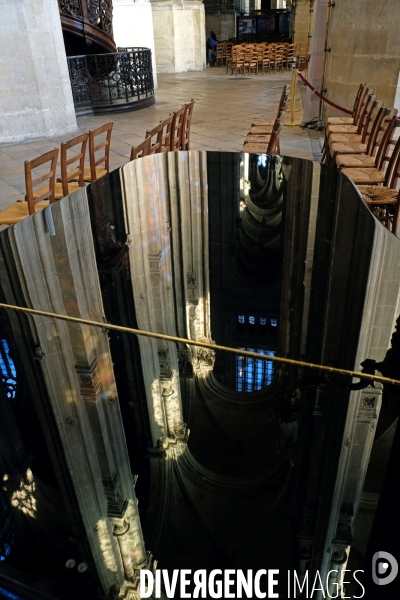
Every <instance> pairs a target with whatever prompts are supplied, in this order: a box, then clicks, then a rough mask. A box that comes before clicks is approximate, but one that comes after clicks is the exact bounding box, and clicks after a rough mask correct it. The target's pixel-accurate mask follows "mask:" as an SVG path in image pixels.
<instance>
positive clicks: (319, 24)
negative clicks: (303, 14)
mask: <svg viewBox="0 0 400 600" xmlns="http://www.w3.org/2000/svg"><path fill="white" fill-rule="evenodd" d="M314 6H315V9H314V10H315V20H314V28H313V32H312V38H311V47H310V53H311V58H310V63H309V65H308V70H307V79H308V81H309V82H310V83H311V85H313V86H314V87H315V89H316V90H318V91H320V90H321V88H322V85H323V76H324V73H323V71H324V61H325V36H326V19H327V15H328V0H317V2H316V3H315V5H314ZM319 112H320V100H319V98H318V96H316V95H315V94H314V93H313V92H312V91H311V90H310V88H309V87H307V88H306V99H305V103H304V113H303V122H304V123H307V122H308V121H311V119H313V118H314V117H318V116H319Z"/></svg>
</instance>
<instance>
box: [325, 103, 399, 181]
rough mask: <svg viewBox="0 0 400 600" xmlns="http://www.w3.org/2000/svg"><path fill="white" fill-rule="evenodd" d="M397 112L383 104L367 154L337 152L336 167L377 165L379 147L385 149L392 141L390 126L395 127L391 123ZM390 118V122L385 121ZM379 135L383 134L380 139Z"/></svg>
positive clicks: (369, 140)
mask: <svg viewBox="0 0 400 600" xmlns="http://www.w3.org/2000/svg"><path fill="white" fill-rule="evenodd" d="M396 114H397V110H395V109H390V108H386V107H383V106H382V107H381V109H380V111H379V113H378V115H377V117H376V119H375V122H374V125H373V128H372V131H371V135H370V136H369V139H368V143H367V149H366V152H365V154H364V153H360V152H354V153H352V154H337V155H336V167H337V168H338V169H343V168H345V167H376V165H377V156H378V153H379V148H380V147H381V146H382V149H383V146H384V145H385V144H387V143H389V141H390V136H391V132H390V128H391V127H392V128H393V124H392V125H391V123H392V119H393V117H394V116H396ZM388 119H389V121H388V123H385V121H387V120H388ZM379 136H381V139H380V140H379ZM350 147H352V145H350Z"/></svg>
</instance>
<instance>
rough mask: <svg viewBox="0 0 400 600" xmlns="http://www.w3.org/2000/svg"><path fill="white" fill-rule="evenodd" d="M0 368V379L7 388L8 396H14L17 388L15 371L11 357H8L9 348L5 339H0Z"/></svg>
mask: <svg viewBox="0 0 400 600" xmlns="http://www.w3.org/2000/svg"><path fill="white" fill-rule="evenodd" d="M0 370H1V379H2V382H3V383H4V385H5V387H6V390H7V397H8V398H15V393H16V388H17V372H16V370H15V365H14V361H13V359H12V358H11V357H10V349H9V347H8V344H7V340H0Z"/></svg>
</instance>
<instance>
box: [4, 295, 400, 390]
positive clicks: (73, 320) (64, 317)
mask: <svg viewBox="0 0 400 600" xmlns="http://www.w3.org/2000/svg"><path fill="white" fill-rule="evenodd" d="M0 308H5V309H8V310H15V311H17V312H24V313H28V314H31V315H36V316H39V317H48V318H50V319H58V320H60V321H67V322H69V323H78V324H79V325H90V326H91V327H100V328H101V329H106V330H111V331H121V332H123V333H131V334H132V333H133V334H135V335H142V336H144V337H150V338H156V339H159V340H168V341H170V342H178V343H181V344H187V345H189V346H196V347H199V348H210V349H211V350H221V351H222V352H230V353H232V354H236V355H239V356H250V357H251V358H257V359H261V360H271V361H273V362H278V363H283V364H287V365H295V366H297V367H306V368H309V369H317V370H318V371H325V372H327V373H337V374H338V375H349V376H350V377H359V378H360V379H369V380H370V381H379V382H381V383H390V384H392V385H400V381H398V380H397V379H390V378H389V377H383V376H382V375H370V374H369V373H360V372H358V371H350V370H348V369H338V368H337V367H327V366H325V365H318V364H315V363H309V362H305V361H303V360H295V359H292V358H283V357H281V356H268V355H263V354H257V352H249V351H248V350H239V349H238V348H230V347H229V346H220V345H219V344H212V343H211V342H199V341H196V340H189V339H186V338H180V337H177V336H174V335H166V334H164V333H154V332H152V331H143V330H141V329H133V328H131V327H122V326H121V325H112V324H111V323H100V322H99V321H90V320H89V319H80V318H78V317H69V316H67V315H60V314H57V313H51V312H46V311H44V310H36V309H34V308H25V307H22V306H14V305H12V304H4V303H0Z"/></svg>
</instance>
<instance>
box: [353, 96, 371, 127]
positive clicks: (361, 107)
mask: <svg viewBox="0 0 400 600" xmlns="http://www.w3.org/2000/svg"><path fill="white" fill-rule="evenodd" d="M373 92H374V91H373V90H371V89H369V88H365V89H364V90H363V91H362V93H361V96H360V99H359V103H358V106H357V109H356V113H355V115H354V117H353V119H354V124H355V125H357V126H358V125H359V123H360V119H361V118H362V115H363V114H365V113H364V111H365V110H367V109H366V106H368V104H369V102H370V101H371V96H372V94H373Z"/></svg>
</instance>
